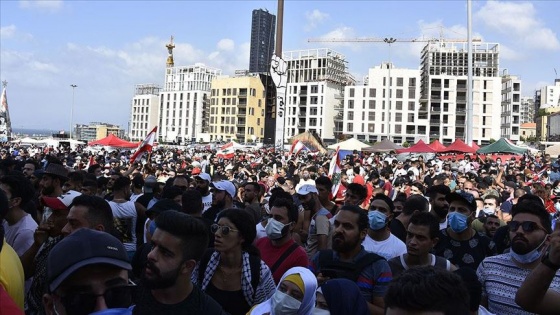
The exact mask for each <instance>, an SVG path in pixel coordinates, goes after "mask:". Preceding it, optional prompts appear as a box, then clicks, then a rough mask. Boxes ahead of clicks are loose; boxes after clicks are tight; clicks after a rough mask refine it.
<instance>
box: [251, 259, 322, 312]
mask: <svg viewBox="0 0 560 315" xmlns="http://www.w3.org/2000/svg"><path fill="white" fill-rule="evenodd" d="M316 290H317V278H315V275H314V274H313V273H312V272H311V271H310V270H309V269H307V268H302V267H293V268H290V269H289V270H288V271H286V273H284V275H283V276H282V278H281V279H280V282H279V284H278V287H277V288H276V292H274V295H273V296H272V297H271V298H270V299H268V300H266V301H264V302H263V303H261V304H259V305H257V306H255V307H254V308H253V309H252V310H251V311H250V312H249V313H247V314H248V315H249V314H250V315H311V314H312V313H313V307H314V306H315V291H316Z"/></svg>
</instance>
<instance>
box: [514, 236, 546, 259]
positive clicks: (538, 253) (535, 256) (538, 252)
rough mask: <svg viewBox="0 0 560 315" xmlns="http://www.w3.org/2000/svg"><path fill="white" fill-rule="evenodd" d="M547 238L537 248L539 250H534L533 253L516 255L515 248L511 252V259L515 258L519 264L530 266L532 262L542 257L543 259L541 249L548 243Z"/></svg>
mask: <svg viewBox="0 0 560 315" xmlns="http://www.w3.org/2000/svg"><path fill="white" fill-rule="evenodd" d="M546 239H547V237H545V238H544V240H543V241H542V242H541V244H540V245H539V246H537V248H535V249H533V250H532V251H530V252H528V253H527V254H523V255H521V254H518V253H516V252H515V251H514V250H513V248H512V249H511V251H510V255H511V257H513V259H515V260H516V261H517V262H519V263H522V264H530V263H532V262H535V261H537V260H538V259H539V258H540V257H541V254H542V253H541V248H542V246H543V245H544V243H545V242H546Z"/></svg>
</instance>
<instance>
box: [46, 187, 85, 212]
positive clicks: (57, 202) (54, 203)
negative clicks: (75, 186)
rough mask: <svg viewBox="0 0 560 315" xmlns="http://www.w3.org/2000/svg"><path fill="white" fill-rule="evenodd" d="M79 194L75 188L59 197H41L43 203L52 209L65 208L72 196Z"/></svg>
mask: <svg viewBox="0 0 560 315" xmlns="http://www.w3.org/2000/svg"><path fill="white" fill-rule="evenodd" d="M79 195H81V193H79V192H77V191H75V190H69V191H68V192H66V193H65V194H62V196H60V197H42V198H41V199H42V200H43V203H44V204H45V205H46V206H47V207H49V208H51V209H52V210H67V209H68V207H70V205H71V204H72V201H74V198H76V197H78V196H79Z"/></svg>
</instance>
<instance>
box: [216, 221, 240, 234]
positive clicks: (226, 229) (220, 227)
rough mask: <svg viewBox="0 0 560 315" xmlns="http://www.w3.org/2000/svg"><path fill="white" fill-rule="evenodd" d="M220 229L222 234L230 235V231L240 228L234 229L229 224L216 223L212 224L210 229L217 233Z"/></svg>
mask: <svg viewBox="0 0 560 315" xmlns="http://www.w3.org/2000/svg"><path fill="white" fill-rule="evenodd" d="M218 230H221V232H222V235H228V234H229V232H239V230H234V229H232V228H230V227H229V226H227V225H218V224H215V223H214V224H212V225H211V226H210V231H211V232H212V233H213V234H216V232H218Z"/></svg>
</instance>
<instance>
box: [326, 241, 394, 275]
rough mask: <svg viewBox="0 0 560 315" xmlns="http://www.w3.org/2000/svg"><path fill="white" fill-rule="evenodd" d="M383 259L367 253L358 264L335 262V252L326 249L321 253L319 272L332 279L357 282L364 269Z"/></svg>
mask: <svg viewBox="0 0 560 315" xmlns="http://www.w3.org/2000/svg"><path fill="white" fill-rule="evenodd" d="M381 259H385V258H383V257H381V256H379V255H377V254H375V253H367V254H365V255H364V256H363V257H361V258H360V259H358V261H356V262H345V261H335V260H334V259H333V250H332V249H325V250H321V251H319V267H320V270H319V272H320V273H321V274H323V276H325V277H329V278H331V279H334V278H345V279H348V280H351V281H354V282H356V281H357V280H358V277H359V276H360V274H361V273H362V270H363V269H364V268H366V267H367V266H370V265H371V264H373V263H374V262H376V261H378V260H381Z"/></svg>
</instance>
